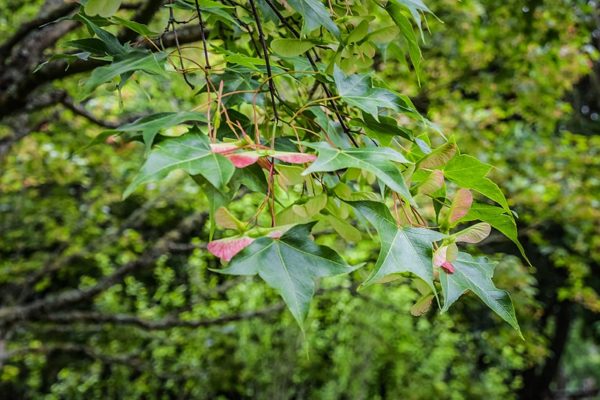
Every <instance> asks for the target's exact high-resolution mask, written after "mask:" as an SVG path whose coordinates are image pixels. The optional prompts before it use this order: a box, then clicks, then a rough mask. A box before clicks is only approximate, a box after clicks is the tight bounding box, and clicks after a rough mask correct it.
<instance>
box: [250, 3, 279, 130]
mask: <svg viewBox="0 0 600 400" xmlns="http://www.w3.org/2000/svg"><path fill="white" fill-rule="evenodd" d="M249 2H250V7H251V8H252V14H253V15H254V21H255V22H256V29H257V31H258V38H259V39H260V43H261V45H262V49H263V57H264V59H265V64H266V67H267V77H268V79H269V93H271V103H272V106H273V116H274V117H275V123H277V122H279V114H278V113H277V103H276V102H275V83H274V82H273V73H272V71H271V61H270V60H269V49H268V47H267V42H266V40H265V35H264V33H263V30H262V24H261V23H260V17H259V15H258V12H257V11H256V6H255V5H254V0H249Z"/></svg>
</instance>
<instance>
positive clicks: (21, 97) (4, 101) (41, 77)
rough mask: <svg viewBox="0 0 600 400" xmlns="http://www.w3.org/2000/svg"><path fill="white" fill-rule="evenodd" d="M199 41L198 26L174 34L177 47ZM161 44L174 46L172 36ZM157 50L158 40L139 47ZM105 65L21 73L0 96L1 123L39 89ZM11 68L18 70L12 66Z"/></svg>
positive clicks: (59, 65)
mask: <svg viewBox="0 0 600 400" xmlns="http://www.w3.org/2000/svg"><path fill="white" fill-rule="evenodd" d="M200 39H201V29H200V27H199V26H197V25H195V26H189V27H183V28H181V29H179V30H178V31H177V40H178V41H179V43H180V44H185V43H192V42H195V41H198V40H200ZM162 43H163V45H164V46H165V47H167V48H168V47H174V46H175V45H176V40H175V35H174V34H173V33H172V32H170V33H168V34H166V35H164V37H163V38H162ZM159 46H160V42H159V41H158V40H155V41H144V42H142V43H140V45H139V47H141V48H147V49H150V50H152V51H156V48H157V47H159ZM106 64H107V62H106V61H100V60H78V61H75V62H73V63H71V64H68V63H67V62H65V61H52V62H50V63H48V64H47V65H45V66H44V67H43V68H42V69H40V70H39V71H37V72H36V73H35V74H34V73H27V74H24V73H23V71H21V72H20V74H19V75H20V78H19V79H17V80H16V81H15V82H11V83H10V84H9V85H10V87H9V88H7V90H5V91H4V92H0V119H1V118H3V117H6V116H8V115H11V114H14V113H16V112H19V111H20V110H23V109H24V108H25V107H26V105H27V103H28V102H29V101H30V100H29V95H30V94H31V93H33V92H34V91H35V90H36V89H37V88H39V87H40V86H42V85H44V84H47V83H51V82H53V81H55V80H60V79H64V78H67V77H70V76H73V75H76V74H79V73H82V72H87V71H91V70H92V69H94V68H96V67H99V66H102V65H106ZM14 68H19V67H18V66H15V67H14ZM1 84H2V76H0V85H1Z"/></svg>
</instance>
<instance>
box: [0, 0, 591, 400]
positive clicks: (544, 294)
mask: <svg viewBox="0 0 600 400" xmlns="http://www.w3.org/2000/svg"><path fill="white" fill-rule="evenodd" d="M17 3H18V4H17ZM40 3H41V2H6V3H3V4H2V5H0V33H2V34H6V33H7V32H11V31H14V30H15V28H16V27H17V26H18V25H19V24H20V23H22V22H23V21H26V20H28V19H29V18H30V17H32V16H33V15H35V14H36V11H37V9H38V8H39V6H40ZM427 4H428V6H429V7H430V8H431V9H432V10H433V11H434V13H435V14H436V15H437V16H438V17H439V19H440V20H441V22H440V21H438V20H436V19H435V18H432V17H429V18H428V24H429V26H430V30H431V32H430V33H427V32H426V33H425V45H424V48H423V55H424V60H423V62H422V63H421V69H422V73H421V81H420V85H419V84H418V83H417V82H416V81H415V79H414V77H413V73H412V67H411V64H410V63H408V62H407V63H405V64H395V63H392V62H389V60H388V61H386V62H385V63H380V62H379V60H377V58H374V59H372V62H371V61H369V62H367V64H366V65H362V66H359V67H361V68H364V69H365V70H370V69H375V70H377V71H379V73H380V75H379V76H380V77H383V78H384V79H385V81H386V83H387V84H388V85H389V86H390V87H392V88H400V87H401V88H402V89H403V92H405V93H409V94H411V96H412V97H413V99H414V101H415V104H416V105H417V107H418V108H419V109H420V111H422V112H423V113H426V114H427V115H428V117H429V118H430V119H431V120H432V121H434V122H435V123H437V124H439V125H440V126H441V127H442V128H443V130H444V131H448V132H455V133H456V136H457V141H458V142H459V143H460V145H461V148H463V149H464V150H465V151H466V152H468V153H471V154H476V155H477V156H478V157H480V158H481V159H483V160H486V158H488V160H487V161H490V162H493V164H494V165H496V166H497V168H496V169H495V170H494V175H495V178H496V180H498V181H500V182H501V186H502V187H503V188H505V190H506V191H507V192H508V193H507V194H508V196H507V197H508V198H509V200H510V202H511V207H514V209H515V210H516V211H517V213H518V214H519V224H520V228H521V235H522V238H523V239H522V240H523V241H524V242H525V243H526V249H527V252H528V254H529V255H530V257H531V258H532V262H533V264H534V267H535V268H534V269H531V268H527V267H525V266H523V264H522V262H521V261H520V259H519V258H517V257H516V256H505V255H504V256H502V257H501V258H500V257H497V258H498V259H499V260H501V263H500V265H499V267H498V270H497V272H496V276H495V278H496V279H497V283H498V286H499V287H502V288H505V289H507V290H509V291H510V292H511V293H512V294H513V299H514V302H515V304H516V305H517V306H516V309H517V314H518V317H519V321H520V323H521V325H522V330H523V334H524V336H525V338H526V340H525V341H521V340H520V339H518V337H517V336H516V335H515V334H514V332H512V330H511V328H510V327H509V326H508V325H506V326H505V325H504V324H502V323H501V322H500V321H499V319H498V318H497V317H495V316H494V315H492V314H491V313H490V312H489V311H487V310H485V307H484V306H482V305H481V304H480V303H479V302H478V301H476V299H475V298H474V296H467V299H466V300H465V301H463V302H462V303H460V304H456V305H455V306H453V309H454V310H453V312H452V316H451V317H449V316H448V315H446V314H443V315H436V314H435V313H430V314H426V315H424V316H422V317H413V316H412V315H410V308H411V306H412V304H413V303H414V301H415V300H416V299H417V298H418V293H417V292H416V291H415V290H413V289H411V288H410V286H408V285H405V284H404V283H405V280H404V279H401V280H399V281H396V282H393V283H391V284H388V285H387V286H385V287H381V286H375V287H370V288H368V289H365V290H361V291H358V292H357V291H356V286H357V283H358V282H360V281H362V280H364V279H365V278H366V272H364V271H357V272H355V273H354V274H353V275H352V276H350V277H341V278H340V277H338V278H334V279H330V280H328V281H327V282H326V283H324V284H323V285H322V286H321V288H320V295H319V296H317V298H316V300H315V302H314V304H313V305H312V309H311V312H310V314H309V315H310V316H309V320H308V322H307V324H306V332H305V333H304V334H303V333H302V332H301V331H300V330H299V329H298V328H297V326H296V325H295V323H294V321H293V318H292V317H291V315H289V313H286V312H280V310H281V309H280V308H277V307H278V304H279V297H278V296H277V295H276V294H275V293H274V292H273V291H272V290H270V289H269V288H267V287H266V286H265V285H264V284H262V283H260V282H258V281H257V280H253V279H245V278H237V279H236V278H225V277H223V276H220V275H216V274H214V273H212V272H210V271H208V269H207V268H209V267H211V268H212V267H216V266H217V261H216V260H215V259H214V257H212V256H210V255H209V254H208V253H207V252H206V251H205V250H204V244H205V243H206V241H207V240H208V231H209V228H208V226H202V227H201V229H199V230H197V231H195V232H193V233H192V234H190V235H189V237H186V238H185V239H186V240H185V242H182V243H180V244H179V245H180V246H179V247H177V246H176V247H174V248H173V249H172V251H171V252H170V253H169V254H165V255H164V256H162V257H160V258H159V260H158V262H157V263H156V265H155V266H149V267H148V268H145V269H142V270H141V271H138V273H137V274H135V275H132V276H128V277H127V278H126V279H125V280H124V281H123V282H122V283H119V284H116V285H114V286H112V287H111V288H110V289H109V290H107V291H105V292H104V293H102V294H101V295H100V296H98V297H96V299H95V300H94V301H93V303H92V304H83V305H81V307H80V308H81V310H90V309H91V310H94V311H97V312H105V313H113V314H127V315H134V316H136V317H137V318H140V319H143V320H158V321H160V320H163V319H164V318H169V316H171V315H173V314H177V315H179V317H180V318H181V319H182V320H187V321H207V324H206V325H207V326H200V327H196V328H188V327H175V328H170V329H147V328H145V327H143V326H138V325H135V324H132V325H130V324H113V323H105V322H94V321H91V322H90V321H76V320H73V321H58V322H52V321H25V322H24V323H22V324H20V325H18V326H17V327H16V328H15V329H13V330H11V332H10V334H8V335H3V337H2V339H1V343H2V344H1V347H2V354H3V355H4V354H9V355H10V357H5V358H2V359H0V364H1V371H0V397H2V398H35V399H38V398H39V399H63V398H69V399H90V398H198V399H215V398H223V399H224V398H258V399H271V398H276V399H295V398H319V399H321V398H322V399H340V398H348V399H355V398H356V399H394V398H407V399H430V398H442V399H480V398H490V399H500V398H502V399H511V398H517V397H518V396H519V391H520V390H524V389H523V388H525V387H528V385H533V383H531V382H534V381H535V379H537V378H539V377H542V376H543V371H544V370H545V369H546V368H548V366H549V365H550V363H551V361H552V357H553V355H556V354H557V351H558V350H560V353H564V356H563V357H562V360H561V366H560V368H559V370H558V373H557V374H556V375H555V376H552V377H551V380H552V378H555V379H554V383H552V385H550V382H549V381H548V382H545V384H546V386H549V387H550V388H551V389H552V390H553V391H554V393H559V392H560V391H562V390H570V391H577V390H581V389H590V388H591V389H594V388H598V387H599V386H600V375H599V374H598V370H599V360H598V351H599V350H598V343H600V322H599V320H598V316H597V313H598V312H600V298H599V297H598V293H599V292H598V290H600V279H599V276H600V275H599V271H598V265H599V263H600V224H599V223H598V221H600V211H599V210H600V173H599V172H600V154H598V153H599V152H600V137H599V136H597V133H598V132H600V125H599V124H597V123H596V124H594V121H593V120H592V119H590V121H589V122H590V125H589V126H591V127H592V128H590V129H588V130H586V131H569V130H568V129H567V128H568V121H569V119H570V118H571V117H572V116H573V115H577V116H579V114H580V110H577V109H573V108H572V107H571V104H570V103H569V101H568V100H569V92H571V91H573V90H575V89H576V88H577V87H576V84H577V82H578V81H579V80H580V79H582V78H583V77H584V76H585V75H586V74H590V73H591V68H592V66H593V65H594V63H595V62H596V60H597V51H598V50H597V49H596V48H595V47H593V46H592V45H590V40H591V38H592V32H593V31H594V29H598V27H597V26H595V23H596V22H595V21H594V19H593V18H592V17H591V15H597V13H598V11H597V9H596V8H595V5H594V4H592V3H587V2H582V1H574V0H548V1H544V2H541V1H534V0H530V1H526V2H523V1H516V0H509V1H496V0H485V1H484V0H465V1H462V2H458V3H457V2H453V1H446V0H435V1H430V2H427ZM9 10H11V11H10V14H11V16H12V18H10V19H9V18H8V15H9V14H8V13H9ZM157 26H159V27H160V24H159V23H157ZM390 51H393V48H392V49H391V50H390ZM393 57H395V56H394V55H393V54H390V59H391V58H393ZM138 83H139V85H138V86H137V89H135V90H133V89H132V90H124V91H123V92H122V93H121V100H120V101H119V100H117V99H115V97H114V96H112V93H107V94H106V95H105V96H100V97H95V98H94V99H93V100H91V101H90V102H89V103H88V104H87V109H88V110H89V111H91V112H93V113H94V114H95V115H99V116H102V118H104V119H106V120H107V121H116V120H118V119H119V118H120V116H123V115H125V116H135V115H143V114H144V113H145V112H148V111H150V110H151V109H156V108H161V109H162V110H165V111H166V110H173V111H177V110H180V109H189V108H190V107H191V106H192V105H193V104H194V103H195V101H196V99H195V98H194V97H193V93H191V92H190V90H189V89H188V88H187V86H186V85H185V83H184V82H183V81H182V80H173V81H154V80H151V79H147V80H143V81H140V82H138ZM59 85H62V86H63V87H64V88H66V89H68V90H69V91H71V92H76V91H77V87H78V86H77V85H78V81H77V78H73V79H70V80H65V81H63V82H61V83H60V84H59ZM161 93H163V94H169V95H164V96H159V95H160V94H161ZM149 95H152V98H154V99H157V98H158V99H160V100H154V102H153V104H151V105H150V104H149V103H148V100H147V99H148V96H149ZM156 101H160V103H159V104H157V103H156ZM588 114H589V113H588ZM48 116H51V117H52V118H51V120H50V121H49V122H47V123H44V124H43V125H42V126H41V127H40V128H39V129H38V130H36V131H35V132H34V133H32V134H31V135H29V136H27V137H25V138H24V139H22V140H21V141H19V143H18V144H17V145H15V147H14V148H13V149H12V150H11V152H10V153H9V154H8V155H7V156H6V157H5V159H4V160H2V161H1V162H2V166H1V167H0V168H1V173H0V234H1V240H0V285H1V286H0V287H1V289H0V290H1V292H2V294H1V296H2V297H1V298H2V301H3V303H6V304H10V303H11V302H12V301H14V300H17V299H22V298H26V299H33V300H35V299H36V298H40V297H41V296H44V295H46V294H48V293H52V292H54V291H58V290H60V289H62V288H66V287H80V288H85V287H89V286H91V285H92V284H93V283H94V282H97V281H98V279H100V277H101V276H104V275H106V274H107V273H109V272H110V271H112V270H113V268H114V265H121V264H124V263H127V262H130V261H132V260H135V259H137V258H138V257H139V256H140V254H142V253H143V252H144V250H145V249H146V248H147V247H149V246H150V247H151V246H153V245H154V244H155V243H156V240H157V239H158V238H159V237H161V236H162V235H163V234H164V233H165V232H167V231H169V230H170V229H172V228H173V227H174V226H176V225H177V224H178V223H179V221H180V220H181V219H183V218H184V217H186V216H188V215H190V214H192V213H194V212H195V211H197V210H202V209H205V208H206V204H205V201H204V200H203V197H204V196H202V195H201V193H199V189H198V187H197V186H195V185H194V184H193V182H191V180H189V179H188V178H184V177H182V176H180V175H177V174H175V175H172V176H171V177H170V178H169V179H168V181H166V182H161V183H160V184H156V185H153V186H150V187H149V189H148V190H146V191H144V192H139V193H137V194H135V195H133V196H131V197H130V198H128V199H127V200H125V201H123V200H122V199H121V194H122V193H123V190H124V188H125V187H126V186H127V185H128V183H129V182H131V180H132V178H133V175H134V173H135V171H136V168H137V167H138V166H139V164H140V161H141V157H142V152H143V150H142V149H141V146H139V147H138V146H136V145H134V144H120V143H115V144H112V145H111V146H95V147H93V148H90V149H87V150H82V148H83V147H84V146H85V145H86V144H88V143H89V141H90V140H91V139H92V138H93V137H94V136H96V135H97V134H98V133H100V132H101V131H102V129H101V128H98V127H97V126H95V125H93V124H91V123H90V122H89V121H87V120H85V119H82V118H81V117H80V116H78V115H76V114H73V113H71V112H70V111H68V110H65V109H62V108H57V109H54V110H46V111H44V112H42V113H39V114H35V115H32V116H31V118H32V119H34V120H43V119H45V118H47V117H48ZM174 133H175V132H174ZM10 135H11V130H10V129H9V128H8V127H6V126H5V127H0V139H4V138H7V137H9V136H10ZM175 188H176V190H175ZM244 201H245V200H241V201H239V202H237V203H235V204H233V205H232V209H233V210H234V211H236V212H238V213H239V214H242V213H243V212H245V210H246V209H247V204H245V203H244ZM495 239H498V238H495V237H494V236H492V237H491V239H490V241H489V242H488V244H487V247H486V251H487V252H490V253H491V254H492V256H493V254H496V253H499V252H507V251H509V252H514V249H513V248H512V247H510V245H506V244H505V243H504V241H502V240H500V239H498V240H497V241H495ZM320 241H322V242H323V243H327V244H328V245H330V246H332V247H334V248H336V249H337V250H338V251H339V252H340V254H342V255H343V256H344V257H345V258H346V259H347V260H349V261H350V262H361V261H368V262H374V260H375V259H376V257H377V246H376V243H374V242H371V241H364V242H361V243H359V244H358V245H357V246H356V247H353V248H348V247H341V246H340V243H338V242H337V239H336V236H335V235H325V236H324V237H322V238H320ZM49 265H50V266H51V265H60V269H57V270H56V271H55V272H54V273H52V274H48V275H43V276H41V277H40V278H39V279H37V278H36V277H37V275H36V272H38V271H40V269H42V268H44V266H49ZM34 278H36V279H34ZM564 304H568V305H569V309H568V310H569V313H568V320H565V319H563V318H562V317H561V315H562V314H561V312H562V311H561V310H562V308H561V307H562V305H564ZM256 310H267V312H265V313H264V314H263V315H260V316H257V317H252V318H251V317H248V318H242V319H241V320H235V321H232V322H215V319H218V318H220V317H223V316H239V315H240V314H243V313H252V312H255V311H256ZM565 321H567V322H565ZM560 324H566V327H567V332H568V333H569V334H568V341H567V342H566V348H564V349H562V348H561V349H559V348H557V347H556V346H555V344H556V340H557V332H558V329H557V325H560ZM565 340H567V339H565ZM521 393H523V392H521ZM520 397H521V398H528V397H527V395H526V394H521V395H520ZM529 398H532V397H529Z"/></svg>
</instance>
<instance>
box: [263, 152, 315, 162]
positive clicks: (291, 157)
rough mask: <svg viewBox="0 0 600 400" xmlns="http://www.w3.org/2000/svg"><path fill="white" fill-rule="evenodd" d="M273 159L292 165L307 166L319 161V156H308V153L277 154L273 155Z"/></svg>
mask: <svg viewBox="0 0 600 400" xmlns="http://www.w3.org/2000/svg"><path fill="white" fill-rule="evenodd" d="M273 158H276V159H278V160H280V161H283V162H286V163H290V164H305V163H309V162H313V161H315V160H316V159H317V156H316V155H314V154H306V153H283V152H281V153H276V154H273Z"/></svg>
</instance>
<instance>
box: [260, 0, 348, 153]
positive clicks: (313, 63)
mask: <svg viewBox="0 0 600 400" xmlns="http://www.w3.org/2000/svg"><path fill="white" fill-rule="evenodd" d="M265 1H266V3H267V4H268V6H269V7H270V8H271V10H273V12H274V13H275V15H277V18H279V20H280V21H281V23H282V24H283V25H284V26H285V27H286V28H287V29H288V30H289V31H290V32H291V33H292V34H293V35H294V36H295V37H300V34H299V33H298V31H297V30H296V29H295V28H294V27H293V26H292V25H291V24H290V23H289V22H288V21H287V20H286V18H285V17H284V16H283V15H282V14H281V12H279V10H278V9H277V6H276V5H275V4H273V1H272V0H265ZM306 58H307V59H308V62H309V63H310V65H311V67H312V69H313V70H314V71H315V72H319V68H318V67H317V63H316V61H315V59H317V60H318V55H317V54H316V52H315V58H313V57H312V56H311V55H310V52H307V53H306ZM320 84H321V86H322V87H323V90H324V91H325V95H326V96H327V97H328V98H331V97H333V93H332V92H331V90H330V89H329V88H328V87H327V84H325V83H323V82H320ZM330 103H331V106H332V107H333V110H334V114H335V115H336V117H337V120H338V121H339V123H340V126H341V127H342V130H343V131H344V133H345V134H346V135H347V136H348V138H349V139H350V141H351V142H352V144H353V145H354V146H355V147H358V143H356V140H355V139H354V137H353V136H352V132H350V129H349V128H348V125H346V121H345V120H344V117H343V116H342V114H341V112H340V110H339V108H338V106H337V104H336V102H335V101H333V100H332V101H330Z"/></svg>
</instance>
